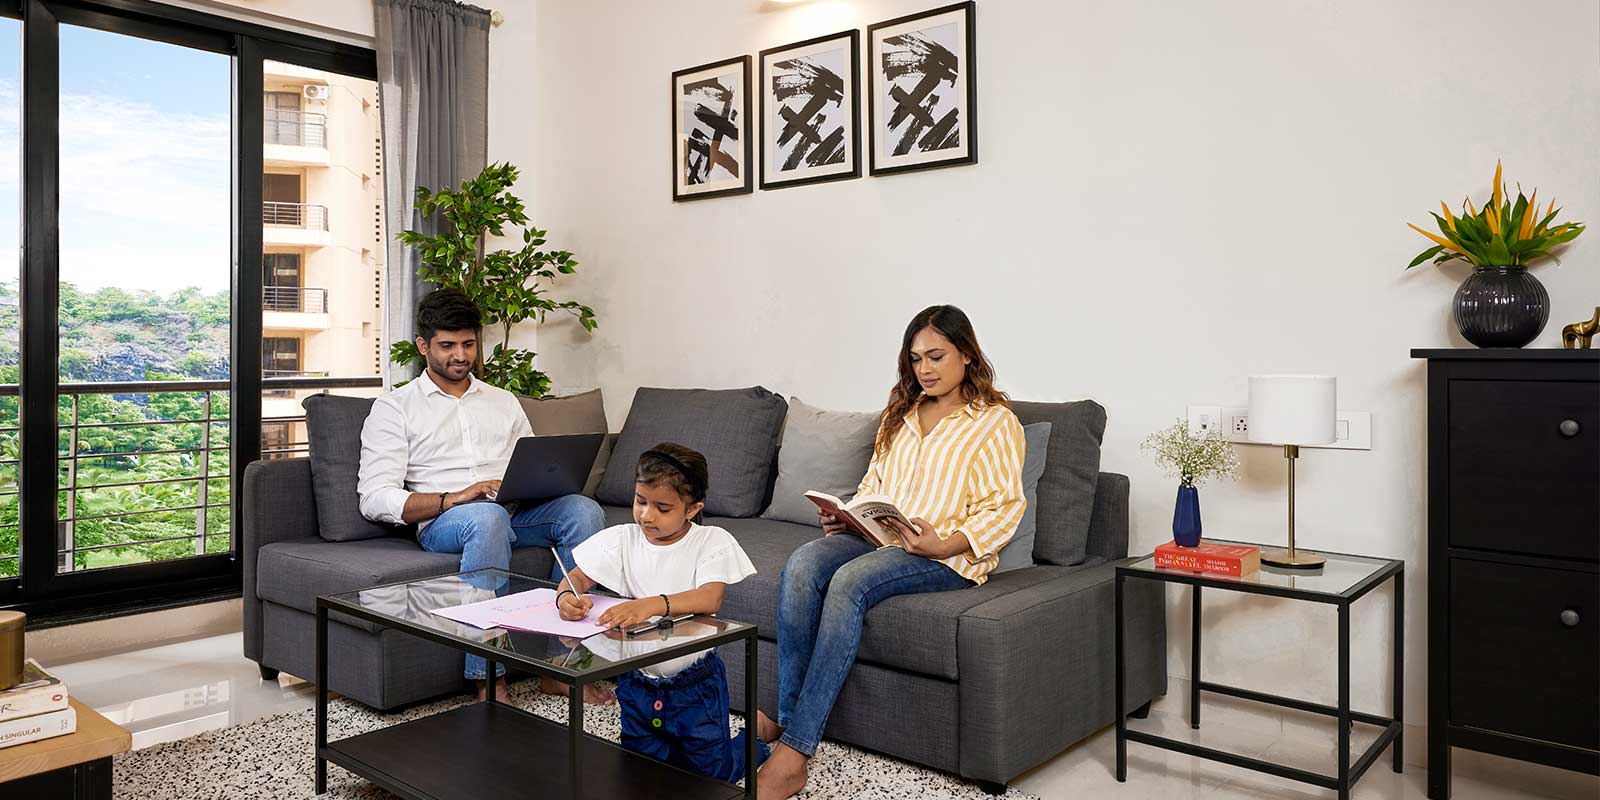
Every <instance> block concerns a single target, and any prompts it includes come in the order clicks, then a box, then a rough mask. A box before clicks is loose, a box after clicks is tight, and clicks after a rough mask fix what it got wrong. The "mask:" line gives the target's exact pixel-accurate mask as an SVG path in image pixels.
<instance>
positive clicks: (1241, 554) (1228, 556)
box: [1155, 541, 1261, 578]
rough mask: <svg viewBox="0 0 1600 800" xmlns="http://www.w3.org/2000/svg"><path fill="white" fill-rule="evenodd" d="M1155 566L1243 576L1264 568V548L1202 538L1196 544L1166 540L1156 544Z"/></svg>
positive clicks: (1236, 576)
mask: <svg viewBox="0 0 1600 800" xmlns="http://www.w3.org/2000/svg"><path fill="white" fill-rule="evenodd" d="M1155 555H1156V566H1158V567H1166V568H1168V569H1186V570H1190V571H1193V572H1211V573H1215V574H1217V575H1231V576H1233V577H1235V578H1242V577H1244V576H1246V575H1250V574H1253V573H1255V572H1256V571H1258V570H1260V569H1261V548H1259V547H1254V546H1252V545H1245V544H1220V543H1215V542H1207V541H1202V542H1200V544H1199V545H1196V546H1195V547H1183V546H1181V545H1179V544H1178V543H1177V542H1167V543H1166V544H1163V545H1158V546H1157V547H1156V554H1155Z"/></svg>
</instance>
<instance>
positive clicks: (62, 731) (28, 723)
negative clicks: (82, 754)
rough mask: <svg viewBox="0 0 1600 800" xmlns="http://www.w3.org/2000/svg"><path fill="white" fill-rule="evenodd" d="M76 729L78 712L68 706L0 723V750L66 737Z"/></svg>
mask: <svg viewBox="0 0 1600 800" xmlns="http://www.w3.org/2000/svg"><path fill="white" fill-rule="evenodd" d="M77 729H78V710H77V709H75V708H73V707H71V706H68V707H66V708H63V709H61V710H60V711H51V712H50V713H48V714H35V715H33V716H31V717H20V718H18V719H8V720H5V721H4V722H0V749H4V748H7V747H11V746H13V745H19V744H27V743H28V742H37V741H39V740H40V739H52V738H55V737H57V736H66V735H67V734H69V733H72V732H74V731H76V730H77Z"/></svg>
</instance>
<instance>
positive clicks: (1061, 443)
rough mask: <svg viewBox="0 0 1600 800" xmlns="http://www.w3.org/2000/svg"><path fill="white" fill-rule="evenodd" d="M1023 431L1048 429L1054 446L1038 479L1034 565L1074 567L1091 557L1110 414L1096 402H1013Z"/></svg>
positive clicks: (1013, 408)
mask: <svg viewBox="0 0 1600 800" xmlns="http://www.w3.org/2000/svg"><path fill="white" fill-rule="evenodd" d="M1011 410H1012V412H1014V413H1015V414H1016V415H1017V419H1018V420H1019V421H1021V422H1022V424H1023V425H1024V426H1027V425H1031V424H1033V423H1035V422H1048V423H1050V446H1049V452H1047V453H1046V454H1045V464H1044V475H1043V476H1041V477H1040V478H1039V517H1038V522H1037V524H1036V526H1035V528H1036V531H1037V533H1036V534H1035V537H1034V542H1033V560H1034V561H1036V562H1042V563H1045V564H1058V565H1061V566H1072V565H1074V564H1081V563H1083V560H1084V559H1085V558H1086V557H1087V555H1088V546H1089V517H1090V515H1092V514H1093V513H1094V490H1095V485H1096V484H1097V483H1098V482H1099V480H1100V440H1101V437H1102V436H1104V435H1105V432H1106V410H1105V409H1104V408H1102V407H1101V406H1100V404H1099V403H1096V402H1094V401H1093V400H1079V401H1077V402H1073V403H1028V402H1021V401H1013V402H1012V403H1011Z"/></svg>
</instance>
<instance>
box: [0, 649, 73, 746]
mask: <svg viewBox="0 0 1600 800" xmlns="http://www.w3.org/2000/svg"><path fill="white" fill-rule="evenodd" d="M77 729H78V712H77V711H76V710H74V709H73V708H72V706H70V705H68V704H67V685H66V684H64V683H62V682H61V681H60V680H59V679H58V678H56V677H55V676H53V675H51V674H50V673H48V672H45V671H44V669H43V668H41V667H40V666H39V662H37V661H34V660H33V659H31V658H30V659H28V663H27V665H26V666H24V667H23V670H22V683H19V684H17V685H16V686H15V687H13V688H11V689H7V690H6V691H3V692H0V748H6V747H10V746H12V745H17V744H25V743H27V742H37V741H39V740H40V739H50V738H53V737H56V736H66V735H67V734H69V733H72V732H73V731H76V730H77Z"/></svg>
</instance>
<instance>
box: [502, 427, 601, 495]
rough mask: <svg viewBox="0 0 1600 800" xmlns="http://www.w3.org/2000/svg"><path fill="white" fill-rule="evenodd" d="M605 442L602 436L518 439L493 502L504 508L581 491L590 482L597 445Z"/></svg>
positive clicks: (581, 434)
mask: <svg viewBox="0 0 1600 800" xmlns="http://www.w3.org/2000/svg"><path fill="white" fill-rule="evenodd" d="M605 440H606V435H605V434H603V433H576V434H570V435H566V436H524V437H523V438H521V439H518V440H517V447H516V449H515V450H513V451H511V461H510V462H509V463H507V464H506V476H505V478H504V479H502V480H501V481H500V491H499V492H498V493H497V494H495V496H494V502H496V503H500V504H502V505H507V504H510V503H520V502H522V501H524V500H550V499H553V498H557V497H562V496H564V495H569V494H579V493H581V492H583V487H584V484H586V483H588V482H589V470H590V469H591V468H593V467H594V461H595V458H596V457H597V456H599V455H600V445H602V444H604V443H605Z"/></svg>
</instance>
